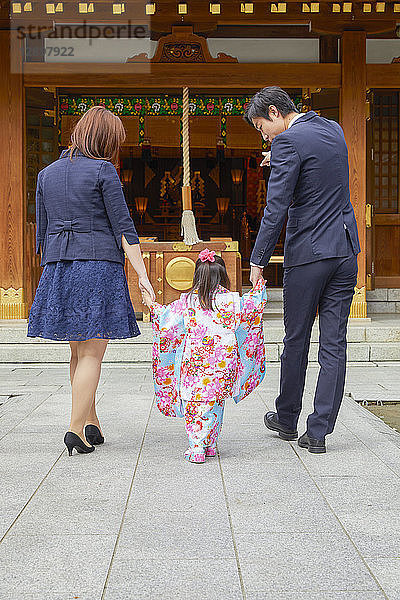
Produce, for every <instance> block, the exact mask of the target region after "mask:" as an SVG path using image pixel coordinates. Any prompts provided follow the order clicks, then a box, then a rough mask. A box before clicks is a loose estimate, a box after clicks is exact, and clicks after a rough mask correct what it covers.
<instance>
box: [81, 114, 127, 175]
mask: <svg viewBox="0 0 400 600" xmlns="http://www.w3.org/2000/svg"><path fill="white" fill-rule="evenodd" d="M125 137H126V133H125V128H124V126H123V124H122V121H121V119H120V118H119V117H117V116H116V115H114V114H113V113H112V112H111V111H109V110H107V109H106V108H104V106H92V108H89V110H88V111H87V112H85V114H84V115H83V117H81V118H80V119H79V121H78V122H77V124H76V125H75V127H74V129H73V131H72V134H71V146H70V148H69V150H70V158H71V159H72V157H73V155H74V153H75V152H76V151H80V152H82V154H84V155H85V156H87V157H88V158H96V159H102V160H109V161H110V162H112V163H113V164H114V165H117V163H118V154H119V149H120V147H121V144H122V143H123V142H124V140H125Z"/></svg>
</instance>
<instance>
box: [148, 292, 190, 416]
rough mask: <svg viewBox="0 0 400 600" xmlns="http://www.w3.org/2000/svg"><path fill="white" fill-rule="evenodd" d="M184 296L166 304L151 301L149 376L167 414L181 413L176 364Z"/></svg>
mask: <svg viewBox="0 0 400 600" xmlns="http://www.w3.org/2000/svg"><path fill="white" fill-rule="evenodd" d="M185 308H186V302H185V300H184V298H181V299H180V300H176V301H175V302H173V303H172V304H169V305H168V306H162V305H160V304H158V303H157V302H153V303H152V305H151V306H150V312H151V316H152V323H153V378H154V389H155V395H156V401H157V406H158V408H159V410H160V411H161V412H162V413H163V414H164V415H166V416H167V417H181V416H183V414H182V409H181V402H180V393H179V386H180V367H181V360H182V353H183V350H184V340H185V337H186V328H185V323H184V311H185Z"/></svg>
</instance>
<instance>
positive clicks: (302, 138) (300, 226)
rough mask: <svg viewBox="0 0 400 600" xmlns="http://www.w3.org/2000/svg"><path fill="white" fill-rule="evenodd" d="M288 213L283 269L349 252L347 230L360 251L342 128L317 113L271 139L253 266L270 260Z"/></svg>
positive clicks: (302, 119) (309, 114)
mask: <svg viewBox="0 0 400 600" xmlns="http://www.w3.org/2000/svg"><path fill="white" fill-rule="evenodd" d="M287 214H288V222H287V226H286V240H285V251H284V255H285V257H284V267H293V266H296V265H302V264H306V263H311V262H315V261H317V260H321V259H325V258H333V257H341V256H347V254H348V249H347V240H346V229H347V231H348V234H349V237H350V241H351V245H352V247H353V251H354V253H355V254H358V253H359V252H360V243H359V239H358V232H357V224H356V220H355V216H354V211H353V207H352V205H351V202H350V191H349V164H348V155H347V146H346V142H345V139H344V135H343V131H342V128H341V127H340V125H338V123H336V122H335V121H329V120H328V119H325V118H323V117H320V116H318V115H317V114H316V113H315V112H313V111H310V112H308V113H306V114H305V115H303V116H301V117H299V118H298V119H297V120H296V121H295V122H294V123H293V125H292V126H291V127H289V129H287V130H286V131H284V132H283V133H280V134H279V135H277V136H276V137H275V138H274V140H273V141H272V145H271V174H270V178H269V182H268V192H267V205H266V208H265V211H264V217H263V219H262V221H261V225H260V230H259V232H258V236H257V239H256V243H255V245H254V249H253V252H252V255H251V259H250V261H251V262H252V263H253V264H256V265H260V266H265V265H267V264H268V262H269V259H270V258H271V255H272V253H273V251H274V248H275V246H276V243H277V241H278V238H279V235H280V233H281V230H282V227H283V224H284V222H285V218H286V215H287Z"/></svg>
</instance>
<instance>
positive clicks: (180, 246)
mask: <svg viewBox="0 0 400 600" xmlns="http://www.w3.org/2000/svg"><path fill="white" fill-rule="evenodd" d="M192 247H193V246H187V245H186V244H185V242H175V244H172V250H173V251H174V252H188V251H189V250H191V249H192Z"/></svg>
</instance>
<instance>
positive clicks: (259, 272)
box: [250, 267, 263, 287]
mask: <svg viewBox="0 0 400 600" xmlns="http://www.w3.org/2000/svg"><path fill="white" fill-rule="evenodd" d="M262 276H263V267H251V269H250V281H251V283H252V285H253V287H255V286H256V284H257V281H258V280H259V279H262Z"/></svg>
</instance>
